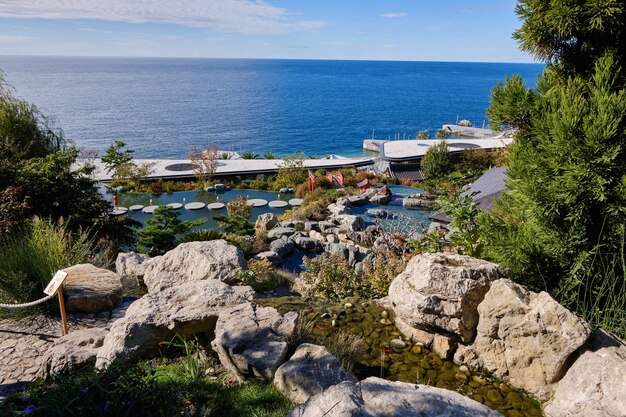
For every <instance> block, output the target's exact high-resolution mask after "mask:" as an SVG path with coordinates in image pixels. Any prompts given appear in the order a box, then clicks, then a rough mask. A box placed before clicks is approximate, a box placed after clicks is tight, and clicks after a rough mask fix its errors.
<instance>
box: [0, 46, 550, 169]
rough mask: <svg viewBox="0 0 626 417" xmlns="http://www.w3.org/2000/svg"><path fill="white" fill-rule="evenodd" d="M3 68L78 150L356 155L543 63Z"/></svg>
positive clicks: (482, 104)
mask: <svg viewBox="0 0 626 417" xmlns="http://www.w3.org/2000/svg"><path fill="white" fill-rule="evenodd" d="M0 70H2V71H4V72H5V78H6V81H7V82H8V83H9V84H10V85H12V86H13V87H14V88H15V89H16V91H17V95H18V96H20V97H22V98H24V99H26V100H28V101H30V102H32V103H34V104H36V105H37V106H39V107H40V108H41V109H42V110H43V111H44V112H45V113H46V114H48V115H50V116H53V117H55V118H56V119H57V122H58V123H57V125H58V126H59V127H61V128H63V130H64V131H65V133H66V136H67V137H69V138H70V139H72V140H73V141H74V142H75V143H76V144H77V145H78V146H79V147H82V148H87V149H96V150H99V151H103V150H104V149H106V147H107V146H108V145H109V144H110V143H111V141H112V139H113V138H119V139H122V140H123V141H125V142H126V143H127V144H128V146H129V148H131V149H134V150H135V151H136V152H135V155H136V157H141V158H158V159H176V158H186V157H187V155H188V152H189V148H190V147H191V146H194V145H196V146H204V145H207V144H212V145H217V146H218V147H219V148H220V149H222V150H235V151H253V152H256V153H259V154H262V153H263V152H266V151H271V152H274V153H276V154H279V155H281V154H282V155H284V154H290V153H292V152H295V151H304V152H305V153H306V154H307V155H311V156H319V155H326V154H329V153H335V154H341V155H346V156H356V155H361V154H363V151H362V141H363V139H364V138H366V137H371V136H372V130H373V129H375V130H376V132H375V134H376V136H377V137H381V138H387V137H393V136H394V135H395V134H397V133H400V136H402V135H403V134H405V135H407V136H408V135H411V136H412V137H415V134H416V133H417V132H418V131H420V130H424V129H426V130H430V132H431V133H434V131H435V130H436V129H438V128H440V127H441V125H442V124H444V123H454V122H455V121H456V119H457V116H458V117H460V118H461V119H469V120H471V121H472V122H473V123H474V124H475V125H477V126H482V123H483V122H484V121H485V110H486V109H487V107H488V105H489V94H490V91H491V88H492V87H493V86H494V85H495V84H496V83H497V82H498V81H500V80H503V79H504V78H505V76H507V75H512V74H519V75H521V76H522V77H523V78H524V80H525V81H526V82H527V83H528V84H529V85H531V86H532V85H534V83H535V80H536V77H537V75H538V74H539V73H540V72H541V71H542V70H543V65H539V64H490V63H456V62H385V61H315V60H313V61H307V60H247V59H160V58H159V59H157V58H68V57H17V56H0Z"/></svg>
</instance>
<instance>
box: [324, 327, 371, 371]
mask: <svg viewBox="0 0 626 417" xmlns="http://www.w3.org/2000/svg"><path fill="white" fill-rule="evenodd" d="M324 346H326V348H327V349H328V350H329V351H330V353H332V354H333V355H335V357H336V358H337V359H339V362H341V367H342V368H343V369H344V370H345V371H347V372H351V371H352V370H353V369H354V365H355V364H356V363H357V358H358V356H359V354H360V353H361V352H362V351H363V349H364V348H365V347H366V344H365V342H364V341H363V339H361V338H360V337H359V336H357V335H355V334H354V333H350V332H349V331H347V330H344V329H341V330H339V331H338V332H333V333H331V334H330V336H328V337H327V338H326V339H325V340H324Z"/></svg>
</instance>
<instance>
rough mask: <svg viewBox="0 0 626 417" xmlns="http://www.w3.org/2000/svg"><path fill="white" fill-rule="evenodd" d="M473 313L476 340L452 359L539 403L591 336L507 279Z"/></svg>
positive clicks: (544, 297) (556, 307) (543, 298)
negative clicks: (476, 317)
mask: <svg viewBox="0 0 626 417" xmlns="http://www.w3.org/2000/svg"><path fill="white" fill-rule="evenodd" d="M478 313H479V315H480V321H479V323H478V327H477V331H478V332H477V335H476V340H475V341H474V343H473V344H472V345H470V346H467V347H459V349H458V350H457V353H456V355H455V360H456V361H457V362H462V363H466V364H468V365H471V366H473V367H481V368H484V369H487V370H488V371H490V372H493V373H494V374H495V375H497V376H498V377H500V378H506V379H507V380H508V381H509V382H510V384H511V385H512V386H514V387H517V388H521V389H523V390H525V391H526V392H528V393H531V394H533V395H535V396H537V397H539V398H540V399H543V400H545V399H547V398H549V395H550V393H551V389H552V388H551V384H553V383H555V382H557V381H559V380H560V379H561V378H562V377H563V375H564V374H565V371H566V369H567V363H568V359H569V358H570V356H571V355H572V354H573V353H574V352H575V351H576V350H577V349H578V348H580V347H581V346H582V345H583V344H584V343H585V341H586V340H587V338H588V337H589V334H590V333H591V329H590V327H589V325H588V324H587V323H586V322H585V321H583V320H581V319H580V318H578V317H577V316H576V315H574V314H573V313H572V312H570V311H569V310H567V309H566V308H565V307H563V306H562V305H560V304H559V303H557V302H556V301H555V300H554V299H553V298H552V297H550V295H549V294H547V293H545V292H541V293H534V292H531V291H529V290H528V289H526V288H525V287H523V286H521V285H518V284H515V283H514V282H512V281H510V280H508V279H502V280H498V281H496V282H494V283H492V284H491V289H490V290H489V292H488V293H487V294H486V295H485V299H484V300H483V302H482V303H480V305H479V306H478Z"/></svg>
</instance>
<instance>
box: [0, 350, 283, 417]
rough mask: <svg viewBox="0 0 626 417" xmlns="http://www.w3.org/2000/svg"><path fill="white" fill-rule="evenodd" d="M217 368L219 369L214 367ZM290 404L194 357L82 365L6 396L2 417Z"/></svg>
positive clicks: (226, 412) (216, 410)
mask: <svg viewBox="0 0 626 417" xmlns="http://www.w3.org/2000/svg"><path fill="white" fill-rule="evenodd" d="M215 369H218V370H215ZM293 407H294V404H293V403H292V402H291V401H290V400H289V399H288V398H286V397H285V396H284V395H283V394H282V393H280V392H279V391H277V390H276V389H275V388H274V387H273V386H272V385H270V384H265V383H260V382H250V383H247V384H240V383H238V382H236V378H233V377H231V376H229V375H228V374H224V373H223V372H220V371H219V368H216V367H215V366H214V363H213V361H212V360H203V361H200V360H199V357H198V356H195V357H193V358H192V359H190V357H183V358H180V359H176V360H169V359H159V360H152V361H143V362H139V363H136V364H125V365H120V366H112V367H110V368H109V369H107V370H106V371H98V370H96V369H95V368H94V367H93V366H88V367H84V368H83V369H81V370H79V371H78V372H76V373H74V374H72V375H71V376H56V377H53V378H50V379H48V380H46V381H37V382H35V383H34V384H32V385H31V386H30V388H29V389H28V390H26V391H24V392H22V393H20V394H18V395H16V396H14V397H12V398H10V399H9V400H8V401H7V402H6V403H5V404H4V405H3V406H2V407H1V408H0V415H3V416H18V415H24V414H28V415H32V416H46V417H56V416H58V417H61V416H63V417H69V416H77V417H78V416H89V417H98V416H111V417H113V416H114V417H124V416H129V417H130V416H151V417H158V416H163V417H166V416H167V417H172V416H202V417H218V416H219V417H239V416H259V417H278V416H281V417H282V416H285V415H286V414H287V413H288V412H289V411H290V410H291V409H292V408H293Z"/></svg>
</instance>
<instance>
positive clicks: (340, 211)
mask: <svg viewBox="0 0 626 417" xmlns="http://www.w3.org/2000/svg"><path fill="white" fill-rule="evenodd" d="M327 208H328V211H329V212H330V214H332V215H335V216H341V215H344V214H352V209H351V208H350V207H348V206H344V205H341V204H336V203H332V204H329V205H328V207H327Z"/></svg>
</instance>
